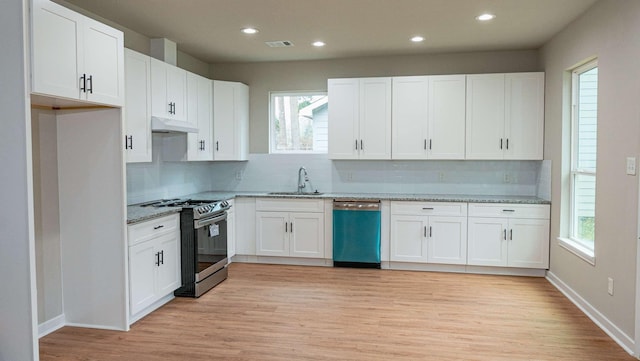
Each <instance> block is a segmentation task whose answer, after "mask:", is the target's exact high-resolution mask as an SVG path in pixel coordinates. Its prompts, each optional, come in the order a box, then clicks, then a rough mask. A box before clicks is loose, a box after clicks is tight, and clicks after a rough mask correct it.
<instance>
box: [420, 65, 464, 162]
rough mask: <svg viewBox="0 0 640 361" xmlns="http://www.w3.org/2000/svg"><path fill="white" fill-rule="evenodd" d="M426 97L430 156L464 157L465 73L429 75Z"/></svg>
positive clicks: (435, 157) (438, 157) (441, 157)
mask: <svg viewBox="0 0 640 361" xmlns="http://www.w3.org/2000/svg"><path fill="white" fill-rule="evenodd" d="M428 99H429V100H428V103H429V107H428V108H429V139H428V142H427V143H428V155H429V159H464V156H465V151H464V150H465V115H466V112H465V103H466V76H465V75H443V76H430V77H429V97H428ZM408 131H411V130H408ZM414 131H415V130H414Z"/></svg>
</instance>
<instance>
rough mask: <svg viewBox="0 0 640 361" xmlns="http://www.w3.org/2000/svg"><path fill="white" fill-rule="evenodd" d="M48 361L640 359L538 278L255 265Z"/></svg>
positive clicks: (59, 344)
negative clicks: (193, 296)
mask: <svg viewBox="0 0 640 361" xmlns="http://www.w3.org/2000/svg"><path fill="white" fill-rule="evenodd" d="M40 357H41V360H45V361H46V360H136V361H141V360H190V361H196V360H438V361H442V360H492V361H499V360H505V361H506V360H509V361H513V360H607V361H615V360H634V358H633V357H632V356H630V355H629V354H627V353H626V352H625V351H624V350H623V349H622V348H620V347H619V346H618V345H617V344H616V343H615V342H614V341H612V340H611V339H610V338H609V337H608V336H607V335H606V334H605V333H604V332H603V331H602V330H600V329H599V328H598V327H597V326H596V325H595V324H594V323H593V322H591V320H589V319H588V318H587V317H586V316H585V315H584V314H583V313H582V312H580V311H579V310H578V309H577V308H576V307H575V306H574V305H573V304H572V303H571V302H570V301H569V300H567V299H566V298H565V297H564V296H563V295H562V294H561V293H560V292H558V291H557V290H556V289H555V288H554V287H553V286H552V285H551V284H549V283H548V282H547V281H546V280H545V279H543V278H528V277H505V276H486V275H465V274H448V273H429V272H405V271H389V270H361V269H350V268H349V269H348V268H323V267H298V266H277V265H258V264H238V263H234V264H232V265H231V266H230V271H229V278H228V279H227V280H226V281H224V282H223V283H221V284H220V285H219V286H217V287H216V288H214V289H213V290H211V291H209V292H208V293H206V294H205V295H203V296H202V297H200V298H199V299H191V298H176V299H175V300H173V301H171V302H170V303H168V304H167V305H165V306H163V307H162V308H161V309H159V310H157V311H156V312H154V313H152V314H151V315H149V316H147V317H145V318H144V319H142V320H140V321H138V322H137V323H135V324H134V325H132V327H131V331H129V332H117V331H103V330H92V329H83V328H73V327H65V328H62V329H60V330H58V331H56V332H54V333H52V334H50V335H48V336H45V337H43V338H42V339H41V340H40Z"/></svg>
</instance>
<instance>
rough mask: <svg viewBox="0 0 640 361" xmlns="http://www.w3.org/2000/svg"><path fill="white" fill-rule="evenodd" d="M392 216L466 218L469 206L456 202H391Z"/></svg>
mask: <svg viewBox="0 0 640 361" xmlns="http://www.w3.org/2000/svg"><path fill="white" fill-rule="evenodd" d="M391 214H394V215H396V214H405V215H425V216H466V215H467V204H466V203H455V202H449V203H446V202H419V201H415V202H414V201H394V202H391Z"/></svg>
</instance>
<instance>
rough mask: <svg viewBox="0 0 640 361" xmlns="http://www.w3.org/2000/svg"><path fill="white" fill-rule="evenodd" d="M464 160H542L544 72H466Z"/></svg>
mask: <svg viewBox="0 0 640 361" xmlns="http://www.w3.org/2000/svg"><path fill="white" fill-rule="evenodd" d="M466 117H467V123H466V135H467V139H466V144H467V147H466V159H522V160H527V159H532V160H535V159H542V156H543V154H542V151H543V131H544V73H513V74H478V75H467V116H466Z"/></svg>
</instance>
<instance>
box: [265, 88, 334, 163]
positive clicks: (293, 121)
mask: <svg viewBox="0 0 640 361" xmlns="http://www.w3.org/2000/svg"><path fill="white" fill-rule="evenodd" d="M328 105H329V104H328V96H327V94H326V93H319V92H313V93H310V92H305V93H302V92H298V93H271V121H270V123H271V153H326V152H327V149H328V117H327V110H328Z"/></svg>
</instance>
